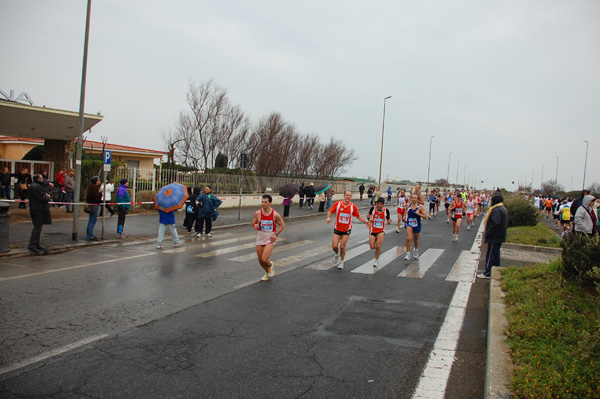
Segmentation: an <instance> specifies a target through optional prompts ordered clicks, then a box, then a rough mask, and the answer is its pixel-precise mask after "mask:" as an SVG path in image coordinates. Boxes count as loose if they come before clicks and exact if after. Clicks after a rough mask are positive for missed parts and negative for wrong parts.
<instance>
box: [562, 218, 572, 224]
mask: <svg viewBox="0 0 600 399" xmlns="http://www.w3.org/2000/svg"><path fill="white" fill-rule="evenodd" d="M560 223H561V224H571V221H570V220H562V219H561V220H560Z"/></svg>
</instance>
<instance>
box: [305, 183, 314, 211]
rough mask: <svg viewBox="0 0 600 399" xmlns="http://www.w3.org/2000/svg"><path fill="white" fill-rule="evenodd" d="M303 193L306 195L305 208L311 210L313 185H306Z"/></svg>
mask: <svg viewBox="0 0 600 399" xmlns="http://www.w3.org/2000/svg"><path fill="white" fill-rule="evenodd" d="M304 193H305V194H306V207H307V208H308V209H312V208H313V203H314V202H315V185H314V184H313V183H312V182H310V183H308V186H306V188H305V189H304Z"/></svg>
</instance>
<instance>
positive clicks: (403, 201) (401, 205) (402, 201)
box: [398, 195, 408, 210]
mask: <svg viewBox="0 0 600 399" xmlns="http://www.w3.org/2000/svg"><path fill="white" fill-rule="evenodd" d="M407 203H408V201H407V200H406V195H403V196H401V197H400V196H399V197H398V210H404V209H405V208H406V204H407Z"/></svg>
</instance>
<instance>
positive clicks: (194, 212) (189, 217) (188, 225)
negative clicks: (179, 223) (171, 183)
mask: <svg viewBox="0 0 600 399" xmlns="http://www.w3.org/2000/svg"><path fill="white" fill-rule="evenodd" d="M188 188H190V187H188ZM188 195H189V197H188V199H187V201H185V203H186V205H185V219H184V221H183V227H184V228H185V229H186V230H187V232H188V234H191V233H192V229H193V228H194V223H195V222H196V218H197V217H198V205H196V198H198V196H200V187H194V190H193V191H191V189H190V192H189V193H188Z"/></svg>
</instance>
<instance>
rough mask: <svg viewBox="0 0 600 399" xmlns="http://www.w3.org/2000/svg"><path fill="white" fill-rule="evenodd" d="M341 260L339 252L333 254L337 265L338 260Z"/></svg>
mask: <svg viewBox="0 0 600 399" xmlns="http://www.w3.org/2000/svg"><path fill="white" fill-rule="evenodd" d="M339 260H340V256H339V255H338V254H335V255H334V256H333V264H334V265H337V263H338V261H339Z"/></svg>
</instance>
